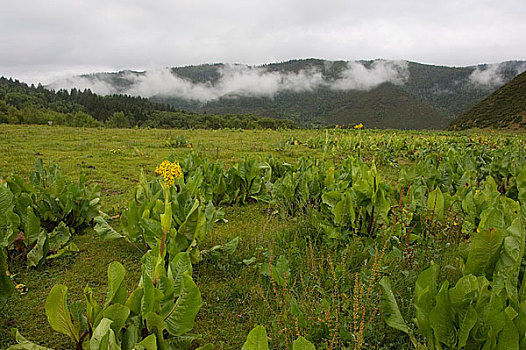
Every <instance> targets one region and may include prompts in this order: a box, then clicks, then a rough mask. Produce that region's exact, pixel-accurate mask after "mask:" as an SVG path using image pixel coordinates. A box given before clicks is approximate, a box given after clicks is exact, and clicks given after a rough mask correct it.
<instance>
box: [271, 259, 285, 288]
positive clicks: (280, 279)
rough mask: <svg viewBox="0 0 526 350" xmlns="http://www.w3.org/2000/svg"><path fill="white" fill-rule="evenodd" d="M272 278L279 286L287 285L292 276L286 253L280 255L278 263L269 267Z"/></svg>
mask: <svg viewBox="0 0 526 350" xmlns="http://www.w3.org/2000/svg"><path fill="white" fill-rule="evenodd" d="M269 269H270V271H271V274H272V278H273V279H274V281H275V282H276V283H277V284H278V285H279V286H285V283H286V282H288V279H289V278H290V267H289V260H288V259H287V257H286V256H285V255H280V256H279V258H278V260H277V261H276V263H275V264H274V265H272V266H270V267H269Z"/></svg>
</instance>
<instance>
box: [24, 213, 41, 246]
mask: <svg viewBox="0 0 526 350" xmlns="http://www.w3.org/2000/svg"><path fill="white" fill-rule="evenodd" d="M26 210H27V211H26V212H27V219H26V220H27V221H26V224H25V227H24V234H25V235H26V240H27V245H28V246H30V245H31V244H33V243H34V242H35V241H36V240H37V239H38V238H39V234H40V219H39V218H38V216H36V215H35V213H34V212H33V208H31V207H27V209H26Z"/></svg>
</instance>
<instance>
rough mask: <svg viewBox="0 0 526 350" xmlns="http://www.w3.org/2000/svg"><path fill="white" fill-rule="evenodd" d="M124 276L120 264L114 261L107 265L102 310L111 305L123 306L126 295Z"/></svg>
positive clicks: (124, 271)
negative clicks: (106, 281)
mask: <svg viewBox="0 0 526 350" xmlns="http://www.w3.org/2000/svg"><path fill="white" fill-rule="evenodd" d="M125 275H126V269H125V268H124V266H122V264H121V263H120V262H118V261H114V262H112V263H110V264H109V265H108V291H107V293H106V302H105V303H104V309H105V308H107V307H108V306H109V305H111V304H122V305H124V304H125V302H126V295H127V291H126V283H125V281H124V277H125Z"/></svg>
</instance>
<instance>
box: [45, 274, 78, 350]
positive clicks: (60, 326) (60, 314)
mask: <svg viewBox="0 0 526 350" xmlns="http://www.w3.org/2000/svg"><path fill="white" fill-rule="evenodd" d="M67 296H68V287H66V286H64V285H62V284H55V285H54V286H53V288H51V291H50V292H49V295H48V297H47V298H46V303H45V306H44V307H45V309H46V316H47V319H48V322H49V324H50V325H51V328H53V330H55V331H57V332H59V333H62V334H65V335H67V336H69V337H70V338H71V339H73V340H74V341H75V343H78V341H79V327H78V325H74V324H73V323H72V322H71V315H70V313H69V308H68V305H67Z"/></svg>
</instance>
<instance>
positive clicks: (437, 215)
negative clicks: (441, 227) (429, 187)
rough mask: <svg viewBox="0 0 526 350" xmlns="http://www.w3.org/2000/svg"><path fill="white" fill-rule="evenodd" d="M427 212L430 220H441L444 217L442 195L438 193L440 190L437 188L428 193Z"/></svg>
mask: <svg viewBox="0 0 526 350" xmlns="http://www.w3.org/2000/svg"><path fill="white" fill-rule="evenodd" d="M427 210H428V212H429V213H430V215H431V217H432V218H434V219H436V220H442V217H443V216H444V195H443V194H442V191H440V188H438V187H437V188H435V189H434V190H433V191H431V192H430V193H429V197H428V199H427Z"/></svg>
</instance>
